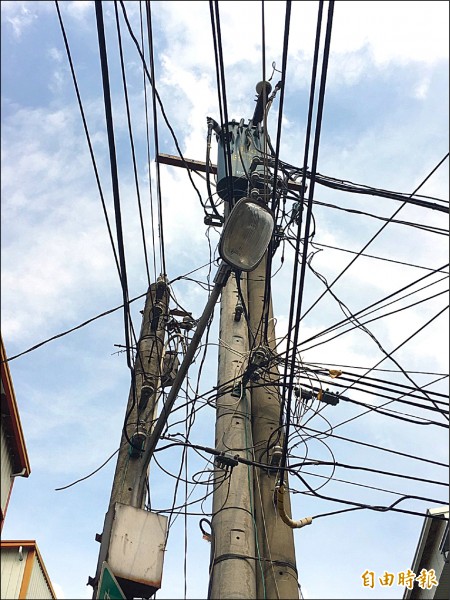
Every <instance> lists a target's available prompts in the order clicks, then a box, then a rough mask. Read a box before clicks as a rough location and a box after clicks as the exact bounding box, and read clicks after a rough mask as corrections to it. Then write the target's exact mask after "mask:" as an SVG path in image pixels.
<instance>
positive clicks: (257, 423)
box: [248, 259, 299, 600]
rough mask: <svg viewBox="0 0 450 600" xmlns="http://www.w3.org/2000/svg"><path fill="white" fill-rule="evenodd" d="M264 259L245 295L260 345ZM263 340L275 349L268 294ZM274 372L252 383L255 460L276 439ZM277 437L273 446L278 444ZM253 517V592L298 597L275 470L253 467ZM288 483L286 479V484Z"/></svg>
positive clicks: (266, 457)
mask: <svg viewBox="0 0 450 600" xmlns="http://www.w3.org/2000/svg"><path fill="white" fill-rule="evenodd" d="M265 272H266V259H264V260H263V261H262V262H261V263H260V264H259V265H258V267H257V268H256V269H255V270H254V271H252V272H251V273H249V274H248V298H249V302H248V304H249V320H250V331H251V334H252V335H253V336H254V337H255V342H254V344H255V346H258V345H259V344H263V343H264V340H263V339H262V336H261V333H262V326H261V323H263V322H264V321H263V320H262V319H263V302H264V289H265ZM268 311H269V312H268V324H269V326H268V331H267V337H268V340H267V341H268V344H269V348H270V349H271V350H272V351H274V349H275V326H274V320H273V308H272V301H271V298H270V305H269V307H268ZM278 381H279V375H278V371H277V368H276V367H275V366H274V365H269V368H268V369H267V370H266V371H265V373H264V374H263V376H262V379H261V380H260V381H258V384H261V383H267V384H268V385H267V386H266V387H264V386H262V385H257V386H253V387H252V423H253V444H254V447H255V460H256V461H257V462H261V463H266V464H267V463H269V464H270V458H271V452H270V450H269V452H268V451H267V446H268V443H269V439H270V442H271V444H273V443H274V442H276V440H277V437H276V436H272V437H271V435H272V433H273V432H274V431H275V430H277V428H278V427H279V419H280V395H279V387H278V385H270V383H271V382H278ZM282 439H283V438H280V440H279V441H277V445H279V446H282ZM254 471H255V477H254V479H255V494H254V496H255V520H256V528H257V538H258V546H259V551H260V554H261V558H262V560H261V561H260V569H258V570H257V572H256V581H257V595H256V596H255V597H256V598H266V599H268V600H269V599H272V598H274V599H280V600H282V599H289V600H295V599H296V598H299V589H298V575H297V568H296V559H295V547H294V535H293V530H292V529H291V528H290V527H288V526H287V525H286V524H285V523H283V521H282V520H281V518H280V516H279V515H278V512H277V509H276V507H275V504H274V500H275V496H274V492H275V485H276V474H275V473H274V472H273V471H271V472H269V471H266V470H264V469H261V468H255V469H254ZM287 486H288V482H287V480H286V487H287ZM285 506H286V509H287V512H288V513H289V514H291V512H290V500H289V494H288V493H287V492H286V493H285Z"/></svg>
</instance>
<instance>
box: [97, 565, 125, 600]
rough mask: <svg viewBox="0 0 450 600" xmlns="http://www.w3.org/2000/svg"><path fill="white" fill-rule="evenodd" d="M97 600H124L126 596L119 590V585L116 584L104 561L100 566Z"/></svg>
mask: <svg viewBox="0 0 450 600" xmlns="http://www.w3.org/2000/svg"><path fill="white" fill-rule="evenodd" d="M97 598H104V599H105V600H108V599H109V600H126V596H125V595H124V593H123V592H122V590H121V589H120V585H119V584H118V583H117V581H116V578H115V577H114V575H113V574H112V572H111V570H110V568H109V565H108V563H107V562H106V561H103V564H102V571H101V573H100V579H99V582H98V591H97Z"/></svg>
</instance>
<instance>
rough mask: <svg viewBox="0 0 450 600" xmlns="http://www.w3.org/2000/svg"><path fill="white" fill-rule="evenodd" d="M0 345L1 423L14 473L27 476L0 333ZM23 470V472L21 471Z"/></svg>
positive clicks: (16, 411) (18, 423) (14, 403)
mask: <svg viewBox="0 0 450 600" xmlns="http://www.w3.org/2000/svg"><path fill="white" fill-rule="evenodd" d="M0 342H1V344H0V346H1V363H0V366H1V383H2V388H1V411H2V424H3V426H4V427H5V428H6V431H7V433H8V434H9V436H10V440H11V444H12V449H13V465H14V469H15V471H16V473H21V474H22V476H23V477H28V476H29V474H30V473H31V467H30V462H29V460H28V454H27V449H26V446H25V438H24V435H23V430H22V424H21V422H20V417H19V409H18V407H17V402H16V396H15V394H14V387H13V383H12V378H11V373H10V370H9V366H8V362H7V357H6V351H5V346H4V345H3V338H2V337H1V334H0ZM22 471H23V473H22Z"/></svg>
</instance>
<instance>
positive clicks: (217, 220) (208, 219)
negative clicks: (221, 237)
mask: <svg viewBox="0 0 450 600" xmlns="http://www.w3.org/2000/svg"><path fill="white" fill-rule="evenodd" d="M223 221H224V219H223V217H221V216H220V215H219V216H217V215H210V214H209V213H207V214H206V215H205V218H204V219H203V222H204V224H205V225H211V226H212V227H222V225H223Z"/></svg>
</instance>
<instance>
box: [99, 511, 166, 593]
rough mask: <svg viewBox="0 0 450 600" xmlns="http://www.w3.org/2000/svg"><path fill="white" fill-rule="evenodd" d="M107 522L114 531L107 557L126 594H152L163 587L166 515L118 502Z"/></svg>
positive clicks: (112, 531) (110, 512) (109, 513)
mask: <svg viewBox="0 0 450 600" xmlns="http://www.w3.org/2000/svg"><path fill="white" fill-rule="evenodd" d="M105 525H106V527H107V528H108V529H109V528H110V531H111V538H110V539H111V541H110V544H109V549H108V554H107V556H106V561H107V562H108V565H109V567H110V569H111V571H112V572H113V573H114V576H115V578H116V579H117V582H118V583H119V585H120V587H121V589H122V590H123V592H124V594H125V596H126V597H127V598H148V597H150V596H152V595H153V594H154V593H155V592H156V591H157V590H159V589H160V587H161V579H162V570H163V562H164V551H165V545H166V534H167V517H165V516H163V515H157V514H155V513H152V512H150V511H148V510H142V509H140V508H135V507H134V506H128V505H126V504H120V503H118V502H117V503H116V504H114V506H112V507H111V509H110V510H109V512H108V515H107V518H106V523H105Z"/></svg>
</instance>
